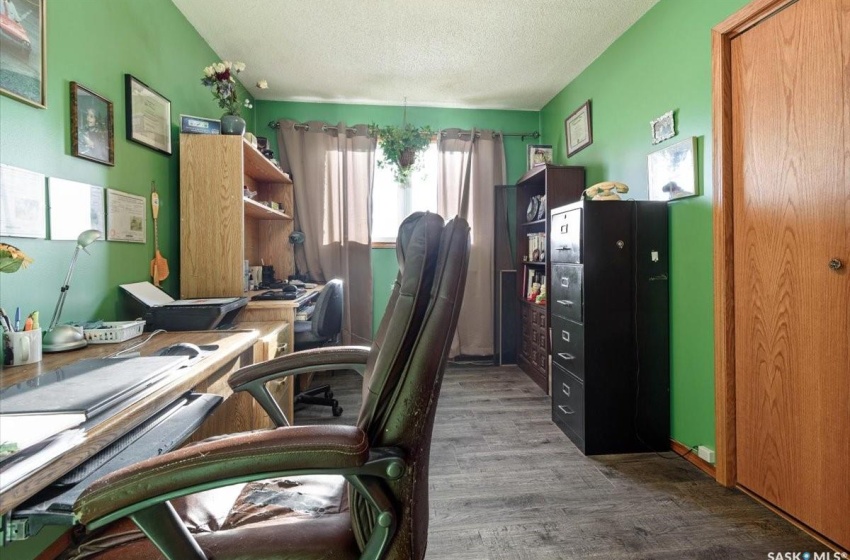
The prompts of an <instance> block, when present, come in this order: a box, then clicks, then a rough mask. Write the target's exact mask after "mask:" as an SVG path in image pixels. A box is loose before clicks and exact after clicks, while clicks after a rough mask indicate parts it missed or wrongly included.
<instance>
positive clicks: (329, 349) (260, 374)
mask: <svg viewBox="0 0 850 560" xmlns="http://www.w3.org/2000/svg"><path fill="white" fill-rule="evenodd" d="M368 358H369V348H368V347H366V346H323V347H321V348H313V349H310V350H302V351H300V352H294V353H292V354H284V355H283V356H279V357H277V358H274V359H271V360H268V361H266V362H261V363H259V364H254V365H250V366H247V367H244V368H242V369H240V370H239V371H236V372H235V373H234V374H233V375H231V376H230V379H229V380H228V383H229V384H230V387H231V388H232V389H233V390H234V391H242V390H246V389H247V387H246V385H248V384H251V383H254V382H260V383H268V382H269V381H271V380H273V379H278V378H281V377H287V376H290V375H297V374H299V373H308V372H311V371H323V370H329V369H356V370H362V369H363V367H364V366H365V365H366V360H367V359H368Z"/></svg>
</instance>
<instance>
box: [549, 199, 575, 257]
mask: <svg viewBox="0 0 850 560" xmlns="http://www.w3.org/2000/svg"><path fill="white" fill-rule="evenodd" d="M549 232H550V234H549V235H550V236H551V239H552V241H551V243H550V246H549V255H550V260H551V261H552V262H562V263H580V262H581V209H580V208H576V209H574V210H569V211H567V212H558V213H557V214H552V224H551V227H550V228H549Z"/></svg>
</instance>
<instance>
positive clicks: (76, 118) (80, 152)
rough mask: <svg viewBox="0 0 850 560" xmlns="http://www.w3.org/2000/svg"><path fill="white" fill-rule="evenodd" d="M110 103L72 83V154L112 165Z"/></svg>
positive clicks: (112, 136) (113, 139) (112, 145)
mask: <svg viewBox="0 0 850 560" xmlns="http://www.w3.org/2000/svg"><path fill="white" fill-rule="evenodd" d="M114 130H115V127H114V122H113V115H112V102H111V101H109V100H108V99H106V98H105V97H102V96H100V95H98V94H96V93H95V92H93V91H92V90H90V89H88V88H86V87H83V86H81V85H80V84H78V83H77V82H71V154H72V155H75V156H77V157H79V158H83V159H87V160H90V161H96V162H98V163H102V164H104V165H115V138H114V134H113V131H114Z"/></svg>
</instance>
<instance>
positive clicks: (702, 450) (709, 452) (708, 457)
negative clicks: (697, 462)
mask: <svg viewBox="0 0 850 560" xmlns="http://www.w3.org/2000/svg"><path fill="white" fill-rule="evenodd" d="M697 455H699V458H700V459H702V460H703V461H705V462H706V463H711V464H712V465H713V464H714V449H711V448H710V447H706V446H704V445H700V446H699V447H697Z"/></svg>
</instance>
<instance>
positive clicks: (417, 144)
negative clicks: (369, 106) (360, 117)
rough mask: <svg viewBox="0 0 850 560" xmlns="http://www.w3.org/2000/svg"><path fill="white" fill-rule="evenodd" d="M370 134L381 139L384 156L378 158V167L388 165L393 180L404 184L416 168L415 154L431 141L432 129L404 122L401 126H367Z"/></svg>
mask: <svg viewBox="0 0 850 560" xmlns="http://www.w3.org/2000/svg"><path fill="white" fill-rule="evenodd" d="M369 131H370V133H371V134H374V135H377V136H378V138H379V139H380V141H381V148H382V149H383V152H384V157H383V159H381V160H378V167H380V168H382V169H383V168H385V167H390V168H392V170H393V176H394V177H395V180H396V181H398V182H399V183H401V184H406V183H407V182H408V181H409V180H410V175H411V173H413V171H414V170H415V169H417V167H418V166H417V161H416V159H417V156H418V155H419V153H420V152H422V151H423V150H424V149H425V148H427V147H428V145H429V144H430V143H431V137H432V136H433V135H434V131H433V130H431V128H430V127H428V126H413V125H412V124H409V123H405V124H404V125H402V126H378V125H374V124H373V125H372V126H370V127H369Z"/></svg>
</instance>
